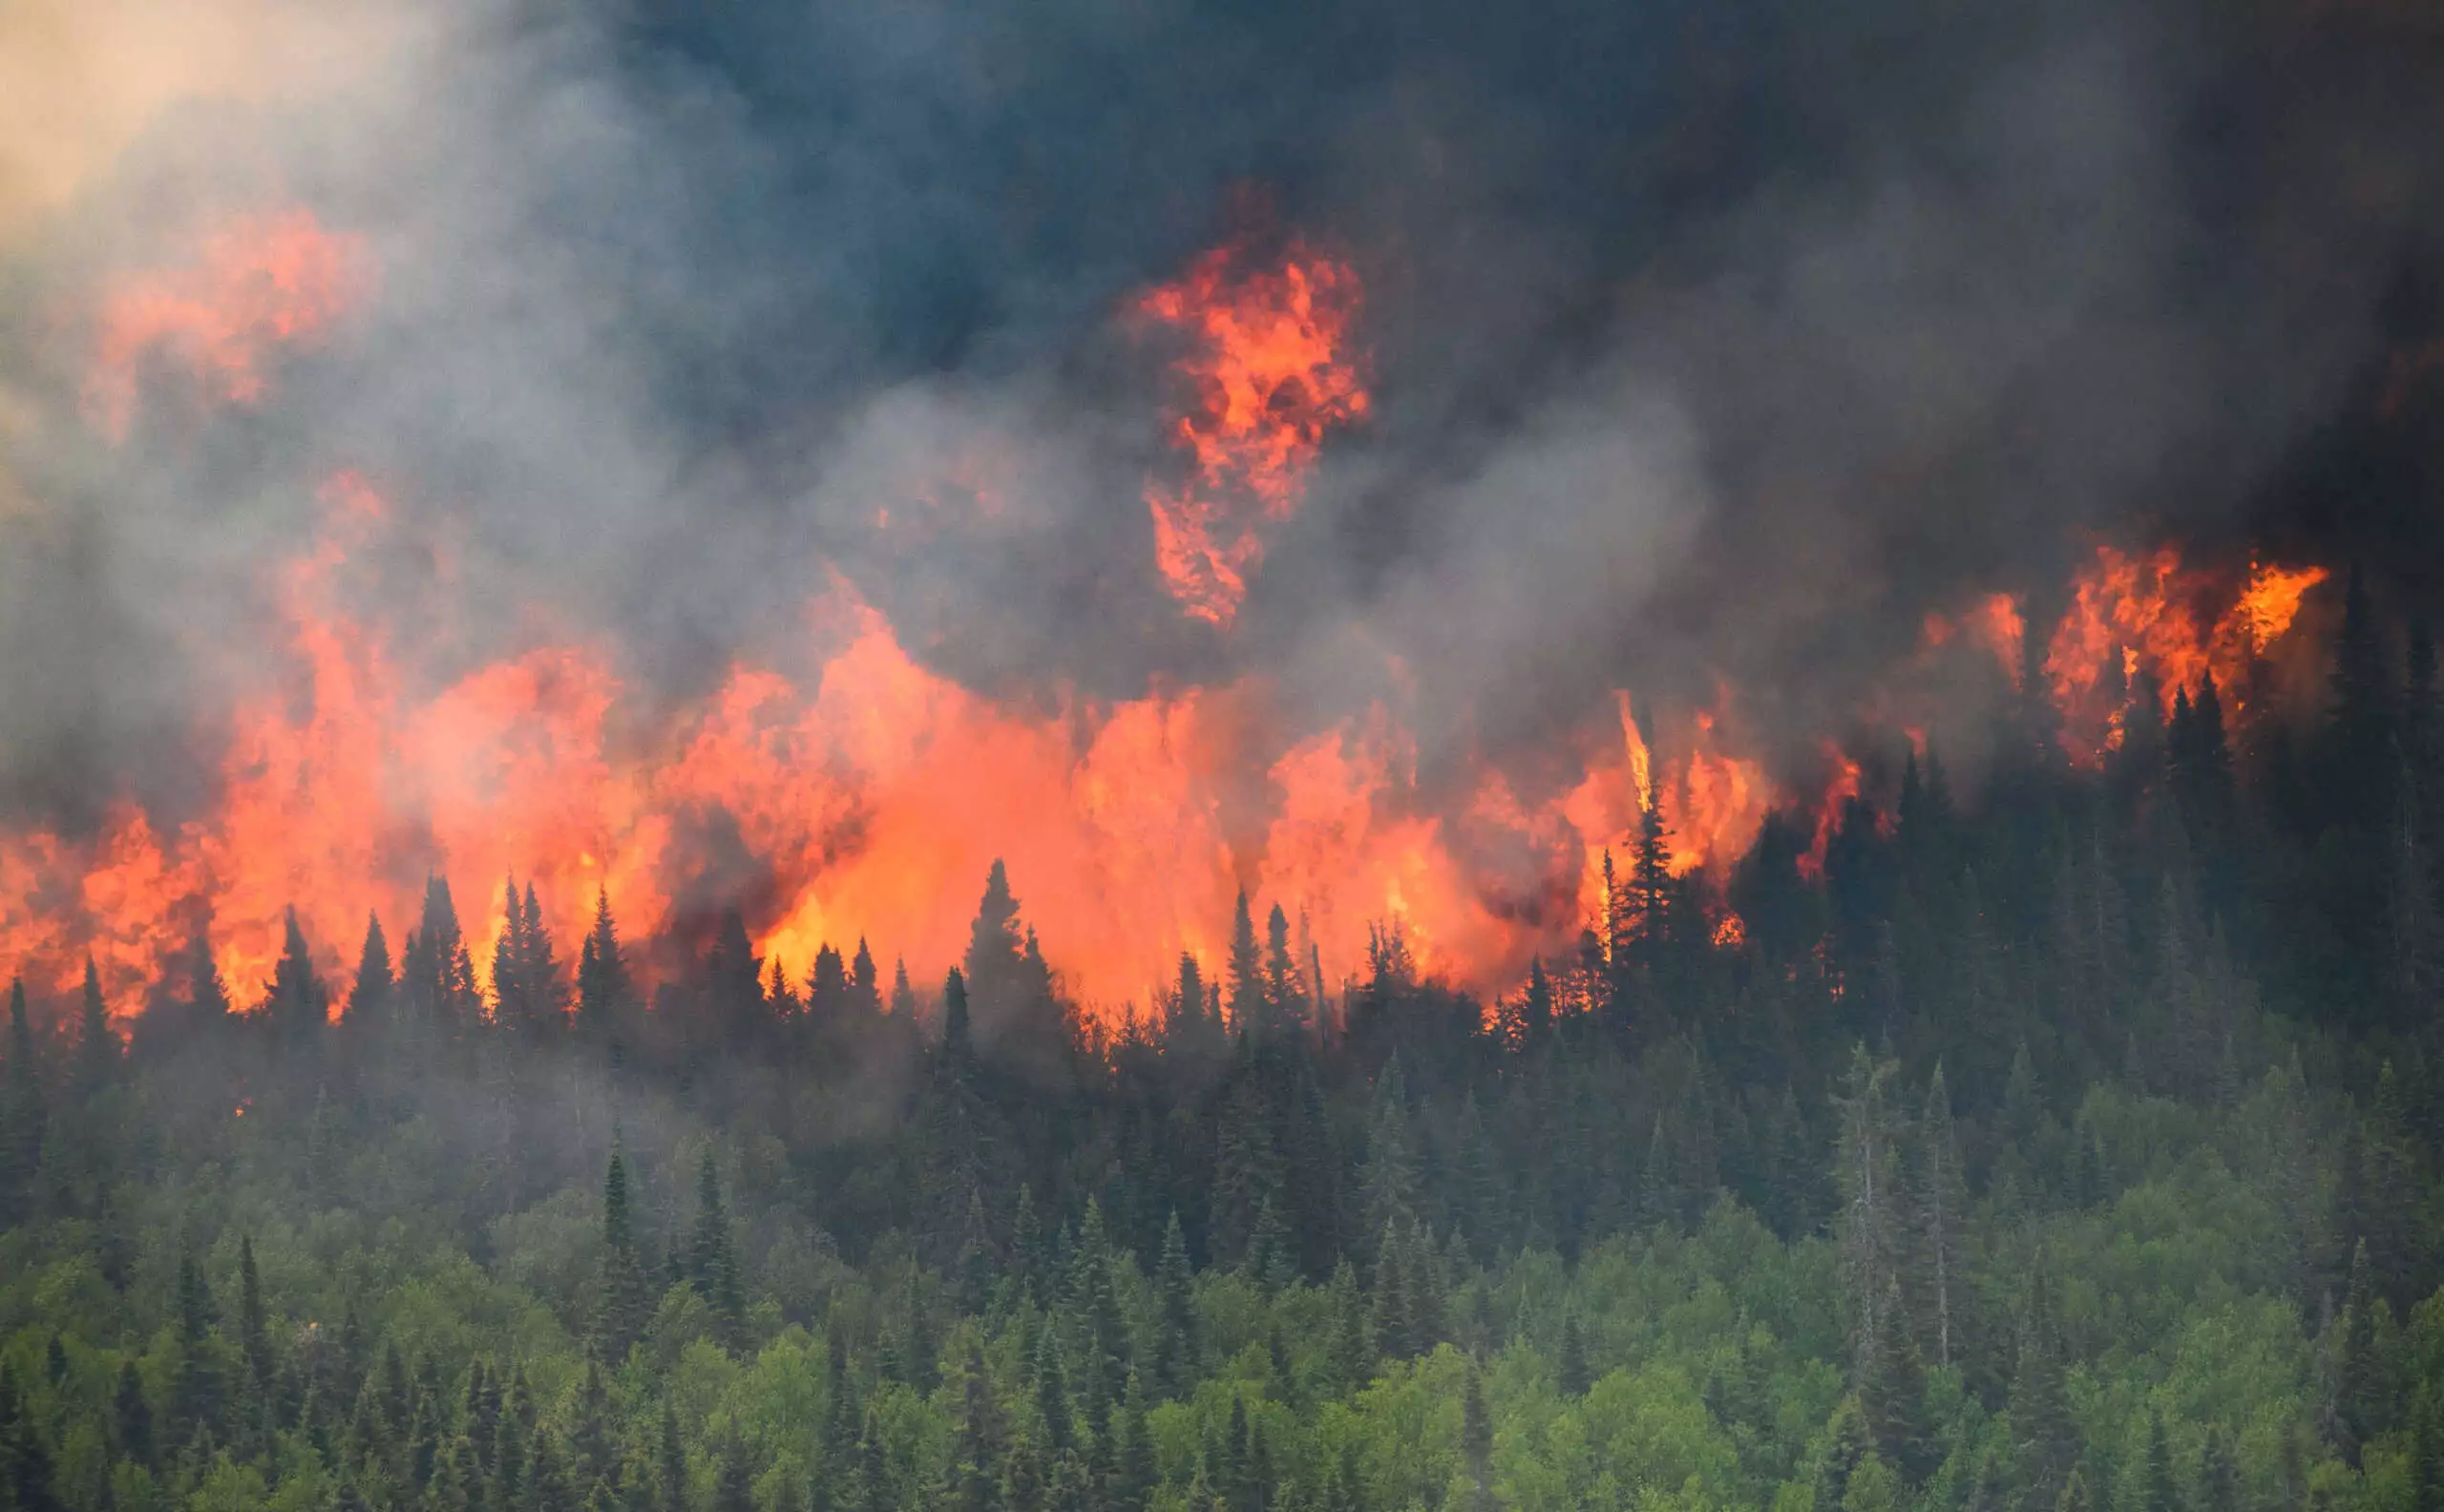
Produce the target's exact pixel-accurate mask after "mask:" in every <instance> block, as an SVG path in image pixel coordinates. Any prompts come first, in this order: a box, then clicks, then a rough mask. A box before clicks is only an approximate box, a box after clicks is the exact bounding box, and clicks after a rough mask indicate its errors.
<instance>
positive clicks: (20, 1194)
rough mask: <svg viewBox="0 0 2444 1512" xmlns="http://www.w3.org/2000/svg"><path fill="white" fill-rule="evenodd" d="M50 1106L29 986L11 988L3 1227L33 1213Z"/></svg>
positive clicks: (1, 1103)
mask: <svg viewBox="0 0 2444 1512" xmlns="http://www.w3.org/2000/svg"><path fill="white" fill-rule="evenodd" d="M49 1120H50V1110H49V1108H48V1107H46V1106H45V1097H44V1090H43V1072H42V1060H41V1057H40V1054H39V1053H38V1052H37V1050H36V1048H35V1044H34V1030H33V1020H32V1019H31V1018H30V1017H29V1016H28V1014H27V1012H26V984H25V983H24V982H23V981H22V980H12V981H11V982H10V983H9V1063H8V1070H7V1075H6V1078H5V1079H4V1080H0V1226H6V1225H8V1224H15V1223H22V1222H24V1221H25V1220H26V1219H27V1218H28V1217H29V1216H31V1215H32V1212H33V1208H34V1200H35V1194H36V1191H37V1189H38V1181H39V1172H40V1171H41V1168H42V1142H43V1131H44V1129H45V1127H46V1126H47V1124H48V1123H49Z"/></svg>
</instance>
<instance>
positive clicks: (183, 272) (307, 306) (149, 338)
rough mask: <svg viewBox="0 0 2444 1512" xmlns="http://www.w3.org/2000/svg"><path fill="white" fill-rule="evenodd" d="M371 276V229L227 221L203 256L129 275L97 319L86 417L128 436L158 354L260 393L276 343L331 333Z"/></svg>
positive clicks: (206, 379) (217, 393)
mask: <svg viewBox="0 0 2444 1512" xmlns="http://www.w3.org/2000/svg"><path fill="white" fill-rule="evenodd" d="M370 277H371V263H370V260H369V256H368V254H367V251H366V248H365V244H364V242H363V241H362V239H360V238H357V237H353V236H346V235H334V234H332V233H330V232H328V231H326V230H324V229H323V227H322V224H321V222H319V221H316V220H315V218H314V216H313V214H312V213H311V212H310V211H306V210H290V211H286V212H284V213H283V214H280V215H276V216H270V217H266V218H264V219H263V220H260V221H244V222H241V223H239V224H237V225H233V226H231V227H229V228H228V229H226V230H223V231H221V232H219V233H218V234H216V235H214V236H213V237H211V238H210V239H209V240H208V241H207V242H205V243H204V246H203V249H202V255H201V257H200V259H199V260H198V261H197V262H196V263H195V264H194V265H193V266H190V267H183V268H176V269H170V270H167V271H155V272H146V273H141V274H137V275H135V276H132V277H127V278H123V279H121V280H119V281H117V282H116V284H114V285H113V286H112V287H111V288H110V290H109V291H108V293H107V294H106V295H105V296H104V299H103V301H102V305H101V310H100V314H99V317H98V318H97V320H96V321H95V342H94V362H93V368H92V372H91V376H90V377H89V378H88V380H87V382H86V385H85V396H84V403H85V416H86V418H87V420H89V421H90V422H91V423H92V424H93V425H94V427H95V429H96V430H99V431H101V432H102V433H103V434H105V435H107V436H109V437H111V438H112V439H114V440H120V439H124V438H125V436H126V434H127V428H128V426H129V424H130V423H131V422H132V421H133V420H134V419H135V416H136V401H137V391H138V389H139V388H140V386H141V380H142V378H143V376H144V368H145V366H146V364H147V363H148V362H152V361H160V362H164V363H168V364H172V365H175V366H177V367H179V368H184V369H185V370H186V373H187V375H188V376H189V377H190V378H191V379H192V380H193V381H194V383H195V384H196V385H197V387H198V388H199V389H200V391H201V392H202V394H203V396H204V397H205V398H207V399H213V400H219V401H221V402H224V403H230V404H253V403H255V402H256V401H258V400H259V399H261V398H262V397H263V383H264V372H263V368H264V364H265V362H266V360H267V359H268V357H269V355H270V353H271V351H272V350H273V349H274V348H277V347H284V346H289V345H294V344H299V343H305V342H310V341H312V340H314V339H315V338H317V337H319V336H320V335H321V334H322V333H323V332H324V330H325V329H327V327H328V326H330V324H331V322H333V321H334V320H336V319H338V317H339V316H340V314H341V313H342V312H343V311H345V310H347V309H348V308H349V307H350V306H352V305H356V304H357V303H359V301H360V300H361V299H362V298H363V296H364V292H365V289H366V286H367V284H368V283H369V280H370Z"/></svg>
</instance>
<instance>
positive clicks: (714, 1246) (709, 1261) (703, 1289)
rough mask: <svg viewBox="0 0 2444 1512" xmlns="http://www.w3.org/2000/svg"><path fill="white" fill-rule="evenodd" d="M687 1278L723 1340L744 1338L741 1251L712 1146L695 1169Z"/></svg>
mask: <svg viewBox="0 0 2444 1512" xmlns="http://www.w3.org/2000/svg"><path fill="white" fill-rule="evenodd" d="M687 1279H688V1280H689V1281H690V1282H692V1283H694V1285H695V1288H696V1291H697V1292H698V1294H699V1295H701V1296H703V1297H704V1299H705V1301H706V1305H708V1306H709V1307H711V1309H712V1310H713V1315H714V1316H715V1317H716V1318H719V1319H720V1320H721V1325H722V1332H723V1338H724V1341H725V1342H727V1343H728V1344H730V1345H731V1346H733V1347H735V1346H737V1345H738V1344H739V1343H741V1342H742V1341H743V1336H744V1334H745V1330H746V1325H747V1300H746V1296H745V1294H744V1292H741V1290H740V1288H739V1275H738V1253H737V1250H736V1249H735V1246H734V1241H733V1240H732V1238H731V1236H730V1226H729V1212H728V1209H727V1208H725V1207H724V1206H723V1205H722V1183H721V1172H720V1170H719V1168H718V1167H717V1166H715V1165H714V1163H713V1152H712V1149H711V1147H710V1146H707V1147H706V1150H705V1155H704V1159H703V1161H702V1162H701V1163H699V1165H698V1166H697V1168H696V1223H695V1227H694V1228H693V1229H690V1230H689V1231H688V1235H687Z"/></svg>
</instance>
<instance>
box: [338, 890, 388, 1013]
mask: <svg viewBox="0 0 2444 1512" xmlns="http://www.w3.org/2000/svg"><path fill="white" fill-rule="evenodd" d="M397 990H398V979H397V977H396V976H395V975H394V974H393V973H392V971H391V969H390V941H389V940H387V939H385V938H383V935H382V918H381V915H379V914H367V915H366V916H365V944H364V946H363V947H362V948H361V949H360V950H359V951H358V952H357V957H356V985H355V986H353V987H351V988H350V989H349V990H348V1010H347V1012H346V1014H345V1015H343V1017H342V1019H341V1021H342V1022H343V1023H346V1024H348V1026H349V1027H350V1028H352V1029H354V1030H356V1031H358V1032H360V1033H362V1032H365V1031H368V1030H372V1029H377V1028H381V1027H383V1026H385V1025H386V1024H388V1022H389V1021H390V1020H389V1015H390V1000H391V995H392V994H393V993H395V992H396V991H397Z"/></svg>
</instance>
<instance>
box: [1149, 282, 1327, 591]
mask: <svg viewBox="0 0 2444 1512" xmlns="http://www.w3.org/2000/svg"><path fill="white" fill-rule="evenodd" d="M1360 297H1361V296H1360V290H1359V283H1358V276H1357V275H1356V274H1355V273H1354V272H1352V271H1351V270H1350V268H1349V267H1348V266H1347V265H1346V264H1345V263H1338V262H1335V261H1333V260H1331V259H1329V258H1325V257H1321V256H1317V255H1316V254H1314V253H1311V252H1309V251H1308V250H1306V248H1305V247H1303V246H1301V245H1299V244H1296V243H1293V245H1292V246H1291V248H1290V249H1289V251H1288V253H1287V254H1286V255H1285V256H1284V258H1283V259H1282V261H1281V263H1279V265H1278V266H1250V265H1249V254H1248V253H1247V252H1246V250H1245V249H1243V248H1240V247H1235V246H1233V247H1224V248H1220V249H1217V250H1215V251H1212V252H1209V253H1207V254H1205V255H1204V256H1203V257H1201V258H1199V259H1197V261H1196V262H1195V263H1194V264H1193V265H1191V266H1190V269H1189V271H1188V273H1187V274H1186V275H1185V276H1184V277H1182V278H1181V279H1180V280H1179V281H1178V282H1176V283H1172V284H1165V285H1163V286H1162V287H1160V288H1157V289H1155V290H1154V291H1153V292H1151V293H1149V294H1148V295H1146V296H1145V297H1144V298H1143V299H1141V300H1140V301H1139V302H1138V303H1137V305H1136V312H1137V314H1138V316H1139V317H1140V318H1141V319H1143V320H1145V321H1148V322H1149V323H1151V324H1153V325H1155V326H1160V327H1163V328H1165V329H1167V330H1171V331H1175V332H1178V333H1180V335H1181V336H1182V337H1184V338H1185V341H1186V344H1187V347H1188V350H1187V352H1186V354H1185V355H1183V356H1182V357H1181V358H1180V359H1179V363H1178V371H1179V373H1180V375H1181V376H1182V377H1183V378H1185V379H1186V380H1187V381H1188V382H1189V384H1190V386H1191V388H1192V389H1193V390H1194V393H1195V402H1194V404H1193V407H1192V408H1191V409H1190V410H1189V412H1187V413H1185V414H1183V415H1181V416H1180V417H1179V418H1178V420H1176V421H1175V422H1174V423H1173V425H1172V427H1171V441H1172V444H1173V446H1174V447H1175V448H1176V449H1177V450H1178V451H1179V452H1180V453H1181V454H1182V456H1183V457H1184V458H1185V459H1186V462H1187V475H1186V477H1185V478H1182V479H1180V480H1178V481H1176V482H1165V481H1161V480H1154V481H1149V482H1148V485H1147V489H1146V504H1147V508H1148V511H1149V512H1150V514H1151V515H1152V517H1153V523H1154V558H1155V565H1156V567H1157V568H1158V569H1159V570H1160V571H1161V572H1162V575H1163V580H1164V582H1165V584H1166V585H1167V586H1168V587H1169V590H1170V593H1171V596H1172V597H1173V598H1174V599H1178V600H1179V602H1180V605H1181V607H1182V608H1183V609H1184V610H1186V612H1187V613H1189V614H1190V615H1191V616H1193V617H1195V618H1196V619H1199V620H1206V621H1208V622H1209V623H1211V624H1215V625H1228V624H1230V623H1231V621H1232V620H1233V619H1234V618H1235V617H1236V616H1237V614H1238V612H1239V605H1240V603H1241V602H1242V601H1243V600H1244V599H1246V597H1247V592H1248V578H1249V577H1250V576H1251V575H1252V574H1253V573H1254V571H1255V569H1256V567H1257V566H1258V564H1260V563H1261V562H1262V561H1263V559H1264V538H1263V535H1262V527H1263V526H1265V525H1267V524H1270V523H1275V522H1278V521H1280V520H1284V519H1287V518H1289V517H1290V516H1291V515H1293V514H1295V513H1296V511H1297V508H1298V504H1299V500H1300V496H1301V494H1302V493H1303V491H1304V487H1305V478H1306V472H1307V467H1308V464H1309V463H1310V462H1312V461H1313V460H1314V458H1315V455H1316V452H1317V449H1318V448H1319V447H1320V446H1321V445H1322V444H1323V439H1324V435H1325V433H1326V432H1327V431H1331V430H1333V429H1335V428H1337V427H1339V426H1343V425H1347V424H1349V423H1350V422H1352V421H1355V420H1358V419H1360V418H1362V417H1363V416H1364V415H1365V414H1366V412H1367V405H1368V397H1367V392H1366V389H1365V387H1364V385H1363V383H1362V382H1361V380H1360V377H1359V370H1358V368H1357V367H1356V366H1355V365H1354V364H1353V362H1352V360H1351V357H1350V355H1349V352H1348V350H1347V346H1348V341H1349V335H1350V330H1351V327H1352V326H1354V325H1355V324H1356V322H1357V319H1358V312H1359V303H1360Z"/></svg>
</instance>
